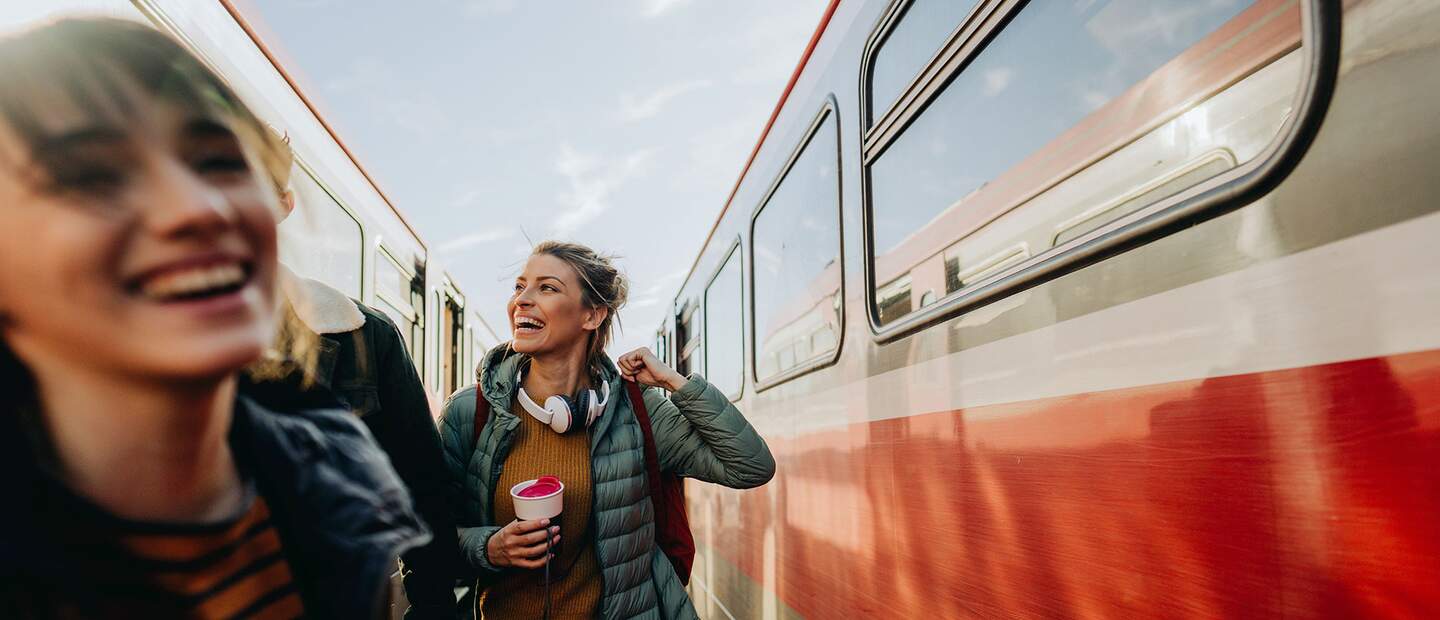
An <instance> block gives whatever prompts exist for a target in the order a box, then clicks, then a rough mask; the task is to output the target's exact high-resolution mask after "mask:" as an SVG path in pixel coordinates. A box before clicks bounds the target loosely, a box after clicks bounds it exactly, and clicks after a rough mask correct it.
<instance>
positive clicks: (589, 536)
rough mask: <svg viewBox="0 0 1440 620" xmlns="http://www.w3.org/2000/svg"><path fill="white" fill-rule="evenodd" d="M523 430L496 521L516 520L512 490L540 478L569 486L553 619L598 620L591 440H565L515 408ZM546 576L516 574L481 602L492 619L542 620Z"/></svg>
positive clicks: (499, 495)
mask: <svg viewBox="0 0 1440 620" xmlns="http://www.w3.org/2000/svg"><path fill="white" fill-rule="evenodd" d="M511 407H512V411H517V413H516V415H517V416H519V417H520V420H521V422H520V426H519V427H518V428H516V429H515V443H514V444H512V446H511V448H510V454H509V455H508V456H506V457H505V464H504V468H503V469H502V470H501V472H500V483H499V484H498V485H496V487H495V498H494V502H495V503H494V504H492V505H493V506H494V507H495V522H496V523H497V524H504V523H509V522H511V521H514V520H515V504H514V502H513V501H512V500H511V499H510V487H513V486H515V485H516V484H519V483H521V482H524V481H526V480H531V479H534V478H539V477H540V476H546V475H550V476H556V477H558V478H560V481H561V482H563V483H565V512H564V513H563V514H562V515H561V518H560V548H559V550H558V553H557V554H556V556H555V559H553V560H551V564H550V617H551V618H557V619H562V618H563V619H569V618H594V617H595V616H596V614H598V613H599V610H600V609H599V606H600V594H601V590H602V587H601V586H602V584H601V582H600V563H599V562H598V561H597V560H596V559H595V532H594V531H593V530H592V528H591V524H590V507H591V491H592V490H593V487H592V485H591V482H590V437H589V435H588V434H587V433H585V432H583V431H575V432H572V433H570V434H568V435H561V434H559V433H556V432H555V431H554V430H551V429H550V427H548V426H546V425H544V424H542V423H541V422H540V421H539V420H536V419H535V418H534V417H532V416H530V415H529V414H526V413H525V411H524V410H522V409H520V408H519V407H518V406H515V405H514V404H512V405H511ZM543 578H544V571H543V570H541V569H537V570H525V569H510V573H509V574H507V575H505V576H504V577H503V578H501V580H500V581H499V582H498V583H496V584H495V585H494V586H491V587H490V588H489V589H488V590H486V591H485V593H484V596H483V598H482V599H481V600H480V610H481V614H482V617H483V618H485V619H486V620H509V619H511V618H539V617H540V616H541V612H542V611H543V609H544V606H545V588H544V582H543V581H542V579H543Z"/></svg>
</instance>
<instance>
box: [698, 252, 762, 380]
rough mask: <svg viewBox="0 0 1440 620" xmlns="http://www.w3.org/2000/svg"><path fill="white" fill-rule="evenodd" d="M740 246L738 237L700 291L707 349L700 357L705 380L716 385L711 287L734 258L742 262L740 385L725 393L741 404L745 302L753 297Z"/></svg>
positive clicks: (738, 272) (702, 338) (702, 336)
mask: <svg viewBox="0 0 1440 620" xmlns="http://www.w3.org/2000/svg"><path fill="white" fill-rule="evenodd" d="M740 245H741V244H740V237H739V236H736V237H735V239H734V240H732V241H731V242H730V247H729V248H728V249H726V250H725V252H724V255H723V256H724V258H721V259H720V264H719V265H717V266H716V267H715V271H713V272H711V273H710V277H709V278H707V279H706V280H705V288H704V289H703V290H702V291H700V309H699V311H700V319H701V323H700V330H699V331H700V341H701V346H702V347H703V348H704V349H705V350H704V351H702V352H701V355H700V357H702V358H704V360H705V362H704V365H705V373H704V374H705V378H706V379H708V380H711V385H714V382H713V379H714V374H715V373H714V372H712V369H711V368H710V352H711V351H713V350H714V349H715V347H714V343H713V342H712V341H711V340H710V287H712V286H714V285H715V281H716V280H719V279H720V274H722V273H724V272H725V266H726V265H727V264H729V263H730V259H732V258H734V259H738V260H739V261H740V264H739V265H738V269H737V270H736V272H735V273H736V275H739V276H740V289H739V290H740V299H739V300H738V302H739V304H740V314H739V317H740V385H739V386H737V387H736V391H735V392H734V393H730V392H724V394H725V397H726V398H729V399H730V402H739V401H740V399H742V398H744V397H745V384H746V383H747V381H746V379H747V377H746V375H747V374H748V373H746V372H745V361H746V358H745V330H746V328H747V327H748V325H746V324H747V323H749V321H747V320H746V317H745V306H746V304H745V301H746V298H747V297H753V295H746V294H745V293H746V291H745V288H746V287H745V266H746V263H745V257H744V252H741V251H740ZM717 389H718V388H717Z"/></svg>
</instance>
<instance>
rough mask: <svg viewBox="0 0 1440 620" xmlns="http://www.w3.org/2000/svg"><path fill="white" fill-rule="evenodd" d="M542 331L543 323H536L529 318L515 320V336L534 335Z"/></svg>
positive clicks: (536, 321)
mask: <svg viewBox="0 0 1440 620" xmlns="http://www.w3.org/2000/svg"><path fill="white" fill-rule="evenodd" d="M542 329H545V322H544V321H538V320H535V319H532V318H529V317H521V318H517V319H515V333H517V334H535V333H539V331H540V330H542Z"/></svg>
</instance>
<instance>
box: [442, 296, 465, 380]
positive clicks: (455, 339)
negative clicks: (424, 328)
mask: <svg viewBox="0 0 1440 620" xmlns="http://www.w3.org/2000/svg"><path fill="white" fill-rule="evenodd" d="M443 290H444V302H443V303H442V304H441V307H440V339H441V340H440V387H441V390H440V392H441V394H445V395H449V394H453V393H454V392H455V390H458V389H460V387H461V386H463V385H465V383H466V381H465V376H464V374H465V371H464V368H465V342H466V332H465V298H464V297H462V296H461V295H460V291H459V290H457V289H456V288H455V285H454V284H452V283H451V282H450V281H449V279H448V278H447V279H446V281H445V286H444V289H443Z"/></svg>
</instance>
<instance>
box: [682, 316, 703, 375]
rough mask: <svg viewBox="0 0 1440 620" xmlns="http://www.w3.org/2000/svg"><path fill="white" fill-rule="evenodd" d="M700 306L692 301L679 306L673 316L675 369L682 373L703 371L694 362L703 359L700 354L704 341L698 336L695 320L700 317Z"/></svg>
mask: <svg viewBox="0 0 1440 620" xmlns="http://www.w3.org/2000/svg"><path fill="white" fill-rule="evenodd" d="M699 310H700V307H699V306H697V305H695V304H694V303H693V302H691V303H687V304H685V305H684V306H682V307H681V309H680V312H679V313H678V314H677V315H676V317H675V325H676V328H675V329H676V332H675V352H676V358H675V360H676V361H675V370H676V371H678V372H679V373H680V374H682V375H689V374H690V373H692V372H697V371H699V372H703V369H702V368H699V366H698V364H696V361H697V360H701V359H704V356H703V355H702V352H703V349H704V345H705V343H704V341H703V339H702V338H700V337H699V336H700V331H699V330H698V329H696V328H697V327H699V326H698V325H696V322H697V321H699V319H700V312H699Z"/></svg>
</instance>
